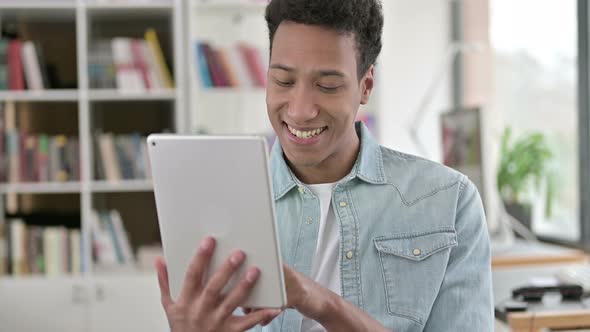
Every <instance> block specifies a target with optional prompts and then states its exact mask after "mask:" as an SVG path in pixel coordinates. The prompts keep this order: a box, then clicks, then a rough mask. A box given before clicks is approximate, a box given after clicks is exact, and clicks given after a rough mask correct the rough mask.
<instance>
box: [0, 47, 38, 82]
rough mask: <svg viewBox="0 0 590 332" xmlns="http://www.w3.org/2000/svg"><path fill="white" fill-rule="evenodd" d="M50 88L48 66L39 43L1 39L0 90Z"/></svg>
mask: <svg viewBox="0 0 590 332" xmlns="http://www.w3.org/2000/svg"><path fill="white" fill-rule="evenodd" d="M48 88H50V84H49V77H48V72H47V65H46V63H45V60H44V57H43V52H42V50H41V46H40V44H39V43H38V42H34V41H30V40H27V41H23V40H20V39H0V90H25V89H28V90H43V89H48Z"/></svg>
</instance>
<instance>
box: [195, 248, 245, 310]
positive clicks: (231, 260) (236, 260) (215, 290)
mask: <svg viewBox="0 0 590 332" xmlns="http://www.w3.org/2000/svg"><path fill="white" fill-rule="evenodd" d="M245 259H246V254H245V253H244V252H243V251H241V250H237V251H235V252H233V253H232V254H231V255H230V256H229V257H228V258H227V259H226V260H225V262H223V264H222V265H221V266H220V267H219V269H217V271H215V273H214V274H213V275H212V276H211V279H209V281H208V282H207V284H206V285H205V288H204V289H203V295H204V296H205V298H204V303H203V304H204V305H206V306H207V305H213V304H214V303H215V301H216V300H217V298H218V297H219V294H220V293H221V290H222V289H223V287H225V285H226V284H227V282H228V281H229V280H230V279H231V277H232V276H233V274H234V272H235V271H236V270H237V269H238V267H239V266H240V265H241V264H242V263H243V262H244V260H245Z"/></svg>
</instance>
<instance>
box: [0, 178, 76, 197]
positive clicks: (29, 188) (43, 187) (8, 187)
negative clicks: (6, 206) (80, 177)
mask: <svg viewBox="0 0 590 332" xmlns="http://www.w3.org/2000/svg"><path fill="white" fill-rule="evenodd" d="M80 189H81V186H80V182H77V181H76V182H72V181H71V182H39V183H35V182H26V183H5V184H1V185H0V192H1V193H3V194H8V193H15V194H67V193H79V192H80Z"/></svg>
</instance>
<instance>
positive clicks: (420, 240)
mask: <svg viewBox="0 0 590 332" xmlns="http://www.w3.org/2000/svg"><path fill="white" fill-rule="evenodd" d="M373 241H374V242H375V247H376V248H377V250H378V251H379V252H381V253H385V254H391V255H396V256H400V257H403V258H407V259H411V260H414V261H420V260H423V259H425V258H427V257H428V256H430V255H432V254H434V253H436V252H437V251H440V250H443V249H445V248H448V247H454V246H456V245H457V235H456V233H455V230H453V229H448V230H442V231H436V232H431V233H419V234H394V235H385V236H379V237H377V238H375V239H374V240H373Z"/></svg>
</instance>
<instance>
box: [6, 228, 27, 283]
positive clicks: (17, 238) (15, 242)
mask: <svg viewBox="0 0 590 332" xmlns="http://www.w3.org/2000/svg"><path fill="white" fill-rule="evenodd" d="M8 225H9V229H10V241H11V243H10V252H11V257H10V260H11V265H12V273H13V275H15V276H22V275H25V274H27V268H26V261H25V251H26V249H25V248H26V247H25V246H26V243H25V237H26V233H25V224H24V222H23V221H22V220H21V219H13V220H9V221H8Z"/></svg>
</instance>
